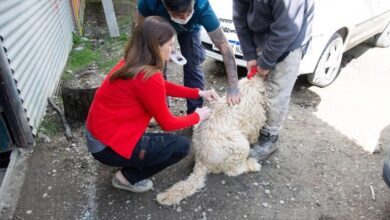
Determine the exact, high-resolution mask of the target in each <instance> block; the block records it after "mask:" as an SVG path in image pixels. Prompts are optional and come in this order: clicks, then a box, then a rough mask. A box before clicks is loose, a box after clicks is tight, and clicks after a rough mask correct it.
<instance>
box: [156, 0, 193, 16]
mask: <svg viewBox="0 0 390 220" xmlns="http://www.w3.org/2000/svg"><path fill="white" fill-rule="evenodd" d="M163 2H164V5H165V7H167V8H168V9H169V10H171V11H174V12H179V13H180V12H187V11H188V10H189V9H191V8H192V7H194V0H163Z"/></svg>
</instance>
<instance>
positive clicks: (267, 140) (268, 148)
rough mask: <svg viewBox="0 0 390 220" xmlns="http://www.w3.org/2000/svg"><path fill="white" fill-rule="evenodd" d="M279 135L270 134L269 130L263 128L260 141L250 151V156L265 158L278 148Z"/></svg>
mask: <svg viewBox="0 0 390 220" xmlns="http://www.w3.org/2000/svg"><path fill="white" fill-rule="evenodd" d="M277 141H278V135H270V134H269V133H268V132H266V131H263V130H261V131H260V137H259V141H258V142H257V143H255V145H254V146H253V148H252V149H251V150H250V151H249V156H250V157H253V158H256V159H257V160H264V159H266V158H267V157H268V156H269V155H271V154H272V153H273V152H275V151H276V150H277V149H278V146H277Z"/></svg>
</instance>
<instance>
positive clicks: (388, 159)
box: [383, 152, 390, 187]
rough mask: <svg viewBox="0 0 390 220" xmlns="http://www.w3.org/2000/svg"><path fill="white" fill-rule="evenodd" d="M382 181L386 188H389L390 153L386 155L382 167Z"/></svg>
mask: <svg viewBox="0 0 390 220" xmlns="http://www.w3.org/2000/svg"><path fill="white" fill-rule="evenodd" d="M383 179H384V180H385V182H386V184H387V186H389V187H390V152H389V153H388V154H387V157H386V159H385V164H384V165H383Z"/></svg>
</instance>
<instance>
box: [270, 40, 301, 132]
mask: <svg viewBox="0 0 390 220" xmlns="http://www.w3.org/2000/svg"><path fill="white" fill-rule="evenodd" d="M301 59H302V49H301V48H298V49H296V50H294V51H291V52H290V53H289V55H288V56H287V57H286V58H285V59H284V60H283V61H281V62H279V63H277V64H276V66H275V69H273V70H271V71H270V72H269V74H268V77H267V79H266V93H265V95H266V99H267V106H266V111H267V113H266V116H267V121H266V123H265V126H264V127H263V130H264V131H266V132H269V134H270V135H276V134H278V133H279V130H280V129H281V127H282V124H283V122H284V120H285V118H286V115H287V112H288V107H289V103H290V96H291V92H292V89H293V87H294V84H295V81H296V79H297V76H298V71H299V64H300V62H301Z"/></svg>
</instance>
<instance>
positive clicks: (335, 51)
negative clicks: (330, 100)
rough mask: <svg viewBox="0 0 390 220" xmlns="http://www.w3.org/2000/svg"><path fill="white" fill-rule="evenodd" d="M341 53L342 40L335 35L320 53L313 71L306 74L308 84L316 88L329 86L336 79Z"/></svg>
mask: <svg viewBox="0 0 390 220" xmlns="http://www.w3.org/2000/svg"><path fill="white" fill-rule="evenodd" d="M343 52H344V41H343V38H342V37H341V35H340V34H338V33H335V34H334V35H333V36H332V37H331V38H330V40H329V41H328V43H327V44H326V47H325V49H324V50H323V51H322V54H321V57H320V59H319V60H318V63H317V66H316V69H315V71H314V72H313V73H309V74H307V76H306V78H307V80H308V81H309V83H310V84H312V85H315V86H318V87H325V86H328V85H330V84H331V83H332V82H333V81H334V80H335V79H336V78H337V76H338V74H339V72H340V66H341V59H342V57H343Z"/></svg>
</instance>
